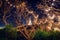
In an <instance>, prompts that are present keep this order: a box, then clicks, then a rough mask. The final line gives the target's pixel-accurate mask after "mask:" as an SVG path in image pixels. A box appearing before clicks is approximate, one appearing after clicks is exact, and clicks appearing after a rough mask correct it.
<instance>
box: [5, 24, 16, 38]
mask: <svg viewBox="0 0 60 40" xmlns="http://www.w3.org/2000/svg"><path fill="white" fill-rule="evenodd" d="M5 32H6V35H7V37H8V38H17V29H16V28H14V27H13V25H6V28H5Z"/></svg>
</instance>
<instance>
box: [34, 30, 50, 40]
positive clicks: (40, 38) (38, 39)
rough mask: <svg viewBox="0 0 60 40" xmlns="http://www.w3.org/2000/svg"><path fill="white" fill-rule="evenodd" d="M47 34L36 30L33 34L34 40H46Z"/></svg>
mask: <svg viewBox="0 0 60 40" xmlns="http://www.w3.org/2000/svg"><path fill="white" fill-rule="evenodd" d="M48 36H49V33H48V32H45V31H41V30H39V29H38V30H37V31H36V32H35V34H34V38H33V39H34V40H48Z"/></svg>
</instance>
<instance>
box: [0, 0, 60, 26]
mask: <svg viewBox="0 0 60 40" xmlns="http://www.w3.org/2000/svg"><path fill="white" fill-rule="evenodd" d="M1 1H2V5H1V6H0V27H3V26H4V25H5V24H4V22H3V20H2V16H3V15H4V8H6V5H5V4H4V3H5V0H1ZM1 1H0V4H1ZM14 1H15V0H9V2H11V3H12V4H13V3H14ZM22 1H27V4H28V6H30V8H31V9H33V10H34V11H36V12H37V14H38V15H39V18H42V17H43V16H45V17H46V15H45V14H44V12H43V11H41V10H39V9H37V7H36V5H37V4H39V3H41V4H43V5H44V3H43V2H42V0H22ZM19 2H21V0H19ZM52 2H53V1H52V0H51V1H50V2H49V3H47V4H48V5H49V6H50V4H51V3H52ZM54 4H55V5H54V6H53V7H55V8H56V9H60V1H58V2H56V1H55V2H54ZM7 5H8V4H7ZM15 12H16V8H15V7H11V9H10V13H11V17H9V18H8V19H7V20H8V22H9V23H10V24H13V25H14V26H16V23H15V20H14V17H13V16H16V14H15ZM7 15H9V12H8V14H7ZM7 15H6V16H7ZM21 20H22V22H23V23H24V24H26V22H25V19H24V18H23V17H22V19H21Z"/></svg>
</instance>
